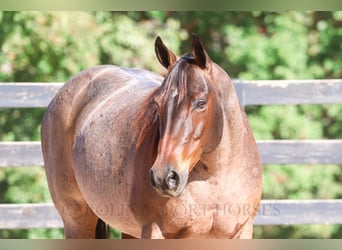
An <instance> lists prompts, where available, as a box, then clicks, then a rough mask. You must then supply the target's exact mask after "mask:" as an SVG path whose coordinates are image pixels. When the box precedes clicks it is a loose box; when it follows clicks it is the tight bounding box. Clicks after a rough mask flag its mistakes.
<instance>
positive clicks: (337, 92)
mask: <svg viewBox="0 0 342 250" xmlns="http://www.w3.org/2000/svg"><path fill="white" fill-rule="evenodd" d="M234 84H235V87H236V90H237V93H238V96H239V99H240V103H241V105H242V106H247V105H275V104H336V103H342V79H336V80H332V79H329V80H267V81H260V80H258V81H241V80H234Z"/></svg>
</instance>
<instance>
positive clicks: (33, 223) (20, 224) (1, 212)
mask: <svg viewBox="0 0 342 250" xmlns="http://www.w3.org/2000/svg"><path fill="white" fill-rule="evenodd" d="M221 207H223V206H221ZM241 209H246V212H247V213H248V212H249V211H248V209H247V208H241ZM341 211H342V200H263V201H261V205H260V208H259V212H258V214H257V217H256V218H255V221H254V225H302V224H342V213H341ZM219 212H220V211H219ZM221 212H226V213H229V212H236V207H234V208H232V210H230V209H229V207H225V210H224V211H221ZM222 215H224V214H222ZM0 218H1V219H0V229H29V228H62V227H63V223H62V220H61V217H60V215H59V214H58V212H57V210H56V209H55V207H54V206H53V204H51V203H47V204H45V203H44V204H1V205H0Z"/></svg>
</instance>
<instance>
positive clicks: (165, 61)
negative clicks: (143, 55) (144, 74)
mask: <svg viewBox="0 0 342 250" xmlns="http://www.w3.org/2000/svg"><path fill="white" fill-rule="evenodd" d="M154 50H155V52H156V56H157V58H158V60H159V62H160V63H161V64H162V65H163V66H164V67H165V68H169V66H170V65H172V64H173V63H174V62H175V61H176V60H177V57H176V56H175V54H173V53H172V52H171V51H170V50H169V49H168V48H167V47H166V46H165V45H164V43H163V41H162V40H161V39H160V37H159V36H158V37H157V39H156V41H155V43H154Z"/></svg>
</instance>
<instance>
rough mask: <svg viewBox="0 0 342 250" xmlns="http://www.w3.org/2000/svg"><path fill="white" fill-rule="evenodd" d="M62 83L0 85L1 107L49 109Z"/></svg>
mask: <svg viewBox="0 0 342 250" xmlns="http://www.w3.org/2000/svg"><path fill="white" fill-rule="evenodd" d="M61 86H62V83H0V107H4V108H29V107H31V108H33V107H47V105H48V104H49V102H50V101H51V99H52V97H53V96H54V95H55V94H56V92H57V91H58V89H59V88H60V87H61Z"/></svg>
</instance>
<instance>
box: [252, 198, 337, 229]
mask: <svg viewBox="0 0 342 250" xmlns="http://www.w3.org/2000/svg"><path fill="white" fill-rule="evenodd" d="M341 211H342V200H340V199H336V200H263V201H262V202H261V205H260V209H259V212H258V215H257V217H256V218H255V220H254V225H303V224H342V213H341Z"/></svg>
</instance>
